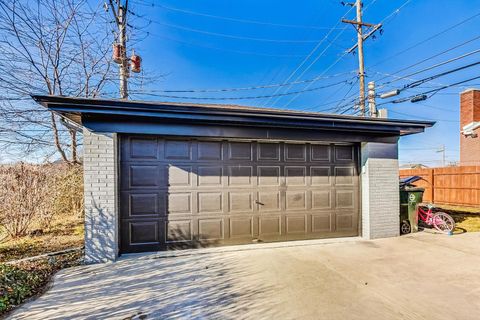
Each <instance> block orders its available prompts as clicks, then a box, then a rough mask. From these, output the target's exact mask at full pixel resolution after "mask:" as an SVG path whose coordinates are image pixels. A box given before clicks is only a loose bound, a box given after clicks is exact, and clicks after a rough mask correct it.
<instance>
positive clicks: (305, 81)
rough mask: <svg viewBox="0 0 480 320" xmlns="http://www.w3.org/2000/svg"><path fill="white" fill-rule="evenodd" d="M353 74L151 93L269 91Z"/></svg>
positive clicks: (343, 73) (344, 73)
mask: <svg viewBox="0 0 480 320" xmlns="http://www.w3.org/2000/svg"><path fill="white" fill-rule="evenodd" d="M351 73H352V72H342V73H337V74H333V75H331V76H324V77H316V78H312V79H306V80H301V81H293V82H288V83H277V84H268V85H259V86H251V87H236V88H235V87H234V88H214V89H183V90H149V91H150V92H164V93H207V92H209V93H211V92H235V91H249V90H257V89H269V88H277V87H284V86H288V85H296V84H301V83H309V82H316V81H319V80H323V79H331V78H336V77H339V76H343V75H347V74H351Z"/></svg>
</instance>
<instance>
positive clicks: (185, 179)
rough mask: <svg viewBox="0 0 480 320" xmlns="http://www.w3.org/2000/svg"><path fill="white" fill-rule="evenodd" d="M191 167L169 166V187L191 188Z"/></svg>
mask: <svg viewBox="0 0 480 320" xmlns="http://www.w3.org/2000/svg"><path fill="white" fill-rule="evenodd" d="M192 171H193V169H192V166H184V165H170V166H168V177H167V181H168V186H169V187H190V186H192V180H193V179H192Z"/></svg>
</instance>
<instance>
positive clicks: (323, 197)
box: [311, 189, 333, 210]
mask: <svg viewBox="0 0 480 320" xmlns="http://www.w3.org/2000/svg"><path fill="white" fill-rule="evenodd" d="M332 193H333V190H331V189H325V190H312V197H311V201H312V205H311V208H312V210H330V209H332Z"/></svg>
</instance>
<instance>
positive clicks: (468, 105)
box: [460, 89, 480, 166]
mask: <svg viewBox="0 0 480 320" xmlns="http://www.w3.org/2000/svg"><path fill="white" fill-rule="evenodd" d="M475 121H480V90H478V89H468V90H465V91H463V92H462V93H461V94H460V130H462V128H463V127H464V126H465V125H467V124H469V123H472V122H475ZM476 133H477V134H480V129H477V130H476ZM460 165H461V166H475V165H480V136H479V137H471V136H468V137H466V136H464V135H463V134H461V135H460Z"/></svg>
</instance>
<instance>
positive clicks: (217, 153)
mask: <svg viewBox="0 0 480 320" xmlns="http://www.w3.org/2000/svg"><path fill="white" fill-rule="evenodd" d="M197 150H198V151H197V159H198V160H214V161H219V160H222V159H223V143H222V142H221V141H203V142H198V146H197Z"/></svg>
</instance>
